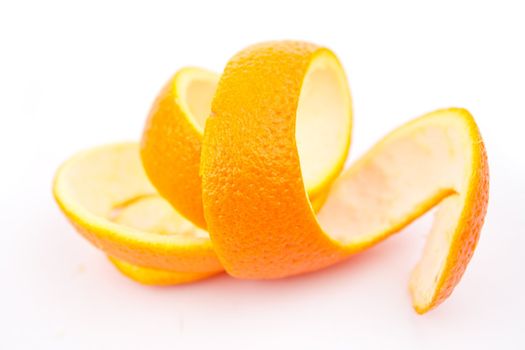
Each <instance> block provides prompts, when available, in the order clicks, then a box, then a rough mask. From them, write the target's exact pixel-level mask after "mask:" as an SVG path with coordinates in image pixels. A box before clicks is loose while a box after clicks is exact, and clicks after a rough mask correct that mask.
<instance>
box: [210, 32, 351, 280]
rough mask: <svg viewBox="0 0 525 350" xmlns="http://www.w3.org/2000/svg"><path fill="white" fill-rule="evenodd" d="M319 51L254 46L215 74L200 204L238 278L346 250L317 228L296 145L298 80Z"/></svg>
mask: <svg viewBox="0 0 525 350" xmlns="http://www.w3.org/2000/svg"><path fill="white" fill-rule="evenodd" d="M322 50H324V51H327V50H326V49H323V48H320V47H318V46H316V45H313V44H308V43H301V42H272V43H264V44H260V45H255V46H252V47H250V48H247V49H245V50H243V51H242V52H241V53H239V54H238V55H236V56H235V57H234V58H232V59H231V60H230V62H229V63H228V65H227V66H226V69H225V70H224V73H223V75H222V77H221V79H220V81H219V86H218V89H217V91H216V93H215V97H214V99H213V103H212V115H211V116H210V118H209V119H208V121H207V124H206V128H205V133H204V145H203V149H202V154H201V157H202V159H201V175H202V182H203V183H202V185H203V204H204V212H205V216H206V221H207V223H208V230H209V232H210V236H211V238H212V241H213V243H214V247H215V249H216V253H217V255H218V256H219V259H220V260H221V262H222V264H223V266H224V268H225V269H226V271H227V272H228V273H230V274H231V275H233V276H235V277H240V278H279V277H285V276H289V275H294V274H298V273H303V272H307V271H312V270H317V269H320V268H322V267H325V266H328V265H331V264H333V263H334V262H336V261H338V260H341V259H342V258H343V257H345V255H346V254H345V251H344V249H342V248H340V247H338V246H337V245H335V244H334V243H333V242H332V241H331V240H330V239H329V238H328V237H327V236H326V235H324V234H323V235H321V234H319V230H320V228H319V226H318V224H317V222H316V219H315V216H314V215H312V210H311V207H310V204H309V201H308V199H307V197H306V193H305V190H304V184H303V181H302V176H301V168H300V164H299V157H298V154H297V148H296V144H295V112H296V109H297V104H298V99H299V95H300V91H301V86H302V81H303V78H304V76H305V73H306V71H307V68H308V66H309V64H310V62H311V60H312V58H313V57H314V55H315V54H316V53H318V52H320V51H322ZM255 92H257V93H255ZM259 179H260V181H259Z"/></svg>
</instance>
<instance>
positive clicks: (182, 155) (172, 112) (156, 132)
mask: <svg viewBox="0 0 525 350" xmlns="http://www.w3.org/2000/svg"><path fill="white" fill-rule="evenodd" d="M182 71H183V70H180V71H178V72H177V73H176V74H175V75H174V76H173V77H172V78H171V79H170V80H169V81H168V82H167V83H166V85H165V86H164V87H163V88H162V90H161V91H160V93H159V94H158V96H157V98H156V99H155V102H154V103H153V106H152V108H151V111H150V113H149V116H148V119H147V121H146V125H145V127H144V132H143V134H142V140H141V158H142V165H143V166H144V170H145V171H146V174H147V175H148V178H149V180H150V181H151V183H152V184H153V185H154V186H155V188H156V189H157V191H158V192H159V193H160V194H161V196H162V197H164V198H165V199H166V200H167V201H168V202H170V204H171V205H172V206H173V207H174V208H175V209H176V210H177V211H178V212H179V213H180V214H182V215H183V216H185V217H186V218H187V219H188V220H190V221H191V222H192V223H193V224H194V225H196V226H198V227H200V228H204V229H205V228H206V221H205V219H204V213H203V208H202V195H201V193H202V188H201V179H200V176H199V168H200V159H201V144H202V138H203V135H202V132H201V131H200V130H198V129H196V128H195V126H194V124H192V122H190V120H189V119H191V118H193V117H192V116H191V115H188V112H187V111H184V110H183V108H182V106H181V103H180V101H181V99H182V97H181V96H178V95H177V94H178V93H177V89H176V84H177V79H178V75H179V74H182ZM347 156H348V147H347V148H346V152H345V153H344V154H343V155H342V161H341V164H340V166H339V167H337V168H335V169H333V177H332V178H330V179H326V181H325V182H324V183H323V184H322V186H321V187H319V188H318V190H317V191H316V192H315V193H310V199H311V201H312V206H313V208H314V209H315V210H319V209H320V208H321V207H322V205H323V202H324V200H325V198H326V195H327V192H328V188H329V187H330V185H331V184H332V182H333V180H334V178H336V177H337V175H338V174H339V173H340V172H341V170H342V168H343V164H344V160H345V159H346V157H347Z"/></svg>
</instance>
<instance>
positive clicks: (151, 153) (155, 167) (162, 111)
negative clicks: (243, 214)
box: [141, 74, 206, 228]
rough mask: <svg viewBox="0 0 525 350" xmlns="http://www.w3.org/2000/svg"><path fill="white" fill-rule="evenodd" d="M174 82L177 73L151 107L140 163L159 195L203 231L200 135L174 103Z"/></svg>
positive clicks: (177, 97)
mask: <svg viewBox="0 0 525 350" xmlns="http://www.w3.org/2000/svg"><path fill="white" fill-rule="evenodd" d="M176 79H177V74H175V75H174V76H173V78H172V79H170V81H168V83H167V84H166V85H165V86H164V88H163V89H162V90H161V92H160V93H159V95H158V97H157V98H156V100H155V102H154V104H153V106H152V108H151V111H150V113H149V117H148V120H147V122H146V126H145V128H144V133H143V135H142V143H141V145H142V148H141V157H142V164H143V166H144V169H145V170H146V174H147V175H148V177H149V179H150V181H151V182H152V184H153V185H154V186H155V188H156V189H157V190H158V191H159V193H160V194H161V195H162V196H163V197H164V198H166V200H168V201H169V202H170V203H171V205H173V207H174V208H176V209H177V211H178V212H179V213H181V214H182V215H183V216H185V217H186V218H187V219H188V220H190V221H191V222H192V223H194V224H195V225H197V226H198V227H201V228H206V221H205V220H204V213H203V211H202V196H201V193H202V189H201V180H200V177H199V166H200V155H201V143H202V133H201V132H200V131H199V130H197V129H196V128H195V126H194V125H193V124H192V123H191V122H190V121H189V120H188V118H187V117H186V114H185V113H184V111H183V110H182V108H181V106H180V104H179V103H178V101H180V97H179V96H177V93H176V89H174V84H175V82H176Z"/></svg>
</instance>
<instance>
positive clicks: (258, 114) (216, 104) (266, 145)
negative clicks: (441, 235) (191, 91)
mask: <svg viewBox="0 0 525 350" xmlns="http://www.w3.org/2000/svg"><path fill="white" fill-rule="evenodd" d="M321 51H325V52H326V51H327V50H326V49H324V48H320V47H318V46H315V45H312V44H308V43H302V42H271V43H263V44H259V45H255V46H252V47H249V48H247V49H245V50H243V51H242V52H240V53H239V54H237V55H236V56H234V57H233V58H232V59H231V60H230V62H229V63H228V65H227V67H226V69H225V71H224V74H223V76H222V77H221V80H220V82H219V87H218V90H217V92H216V95H215V98H214V100H213V104H212V116H211V117H210V118H209V119H208V122H207V125H206V129H205V133H204V144H203V148H202V154H201V175H202V188H203V197H202V198H203V204H204V213H205V217H206V221H207V223H208V229H209V232H210V236H211V238H212V241H213V243H214V248H215V251H216V253H217V255H218V256H219V259H220V261H221V263H222V264H223V266H224V268H225V269H226V271H227V272H228V273H229V274H231V275H232V276H234V277H238V278H248V279H267V278H280V277H286V276H291V275H296V274H301V273H305V272H309V271H315V270H318V269H321V268H323V267H326V266H329V265H331V264H333V263H336V262H338V261H341V260H344V259H346V258H348V257H349V256H351V255H353V254H355V253H357V252H359V251H362V250H364V249H366V248H367V247H370V246H371V245H373V244H375V243H377V242H379V241H381V240H383V239H385V238H386V237H388V236H389V235H391V234H393V233H395V232H397V231H399V230H400V229H401V228H402V227H404V226H406V225H407V224H408V223H410V222H411V221H413V220H414V219H415V218H417V217H419V216H420V215H422V214H423V213H425V212H426V211H427V210H429V209H430V208H432V207H433V206H434V205H436V204H438V203H439V202H440V201H441V200H442V199H443V198H445V197H446V196H448V195H450V194H452V193H453V190H451V189H439V188H436V191H435V193H434V195H433V196H431V197H430V198H427V199H426V200H425V201H423V202H422V203H421V205H420V206H419V207H418V208H417V210H416V211H415V212H413V213H411V214H410V215H408V216H407V217H405V218H403V219H402V220H401V221H400V222H398V223H397V224H395V225H394V226H393V227H392V228H391V229H390V230H388V231H387V232H383V233H381V234H380V235H378V236H376V237H374V238H373V239H372V240H370V241H367V242H362V243H352V244H348V245H342V244H341V243H339V242H336V241H334V240H332V239H330V238H329V236H327V235H326V234H325V233H324V232H323V230H322V229H321V227H320V226H319V224H318V222H317V220H316V218H315V215H314V213H313V212H312V209H311V207H310V204H309V201H308V199H307V196H306V194H305V190H304V185H303V181H302V176H301V169H300V163H299V156H298V153H297V149H296V142H295V117H296V110H297V105H298V99H299V96H300V91H301V85H302V80H303V78H304V76H305V74H306V72H307V68H308V66H309V64H310V63H311V61H312V59H314V58H315V57H316V55H317V54H319V53H320V52H321ZM458 114H461V117H462V118H465V120H467V125H468V128H469V130H470V133H471V135H470V136H471V139H472V140H473V143H475V144H474V145H473V149H474V150H475V151H474V155H473V159H472V162H473V169H477V173H475V174H472V176H471V179H470V182H469V188H468V194H467V196H466V200H465V203H464V206H463V212H462V216H461V220H460V222H459V223H458V226H457V227H456V231H455V236H454V237H456V238H455V240H454V243H453V244H452V246H451V248H450V251H449V254H448V256H447V263H446V267H445V270H444V273H443V274H442V278H441V280H440V281H439V283H438V285H437V287H436V290H435V294H434V298H433V300H432V302H431V303H430V304H428V305H425V306H422V307H420V306H417V305H415V308H416V311H418V312H421V313H422V312H425V311H428V310H429V309H430V308H432V307H435V306H436V305H438V304H439V303H440V302H442V301H443V300H444V299H445V298H446V297H447V296H448V295H449V294H450V293H451V291H452V289H453V288H454V286H455V285H456V284H457V283H458V281H459V279H460V278H461V276H462V274H463V272H464V270H465V267H466V265H467V264H468V261H469V260H470V258H471V256H472V253H473V251H474V248H475V245H476V242H477V240H478V237H479V232H480V229H481V226H482V223H483V219H484V216H485V212H486V206H487V199H488V167H487V162H486V156H485V151H484V146H483V143H482V140H481V136H480V135H479V131H478V129H477V127H476V125H475V123H474V122H473V120H472V118H471V116H470V115H469V114H468V112H466V111H465V112H464V113H463V111H462V110H458ZM463 114H464V115H463ZM423 118H425V117H423Z"/></svg>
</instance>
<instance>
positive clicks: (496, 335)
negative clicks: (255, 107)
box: [0, 0, 525, 349]
mask: <svg viewBox="0 0 525 350" xmlns="http://www.w3.org/2000/svg"><path fill="white" fill-rule="evenodd" d="M519 5H520V4H519V1H516V2H514V3H511V2H506V1H493V2H491V3H489V2H483V1H475V2H472V3H466V2H461V1H443V0H442V1H437V2H435V3H433V4H430V3H428V2H423V1H415V2H412V3H409V2H405V1H390V2H384V3H378V2H375V1H362V2H360V3H354V2H350V1H340V2H338V3H336V2H332V1H327V0H322V1H315V2H307V1H304V0H303V1H297V2H295V3H293V2H285V1H284V0H280V1H269V0H266V1H260V2H250V1H244V2H239V3H237V4H235V3H231V2H228V1H224V0H219V1H213V2H212V1H210V2H209V3H203V2H198V1H189V0H188V1H180V2H177V1H170V2H165V3H157V2H153V1H145V2H143V3H142V4H141V5H138V4H136V3H135V2H132V1H128V2H122V3H110V2H109V1H104V2H101V3H97V4H95V3H94V2H86V3H84V4H78V3H77V4H74V3H73V2H72V1H65V2H63V3H52V2H50V1H34V2H33V3H29V2H24V1H4V0H1V2H0V121H1V123H0V164H1V165H0V167H1V168H0V169H1V171H0V191H1V193H0V218H1V219H0V281H1V282H0V283H1V285H0V348H1V349H16V348H23V349H26V348H27V349H46V348H49V349H90V348H91V349H95V348H96V349H110V348H111V349H116V348H120V349H125V348H126V349H133V348H136V349H144V348H151V349H168V348H170V349H183V348H188V349H193V348H208V349H210V348H214V349H220V348H229V349H234V348H242V349H258V348H260V349H268V348H289V349H293V348H300V349H307V348H317V349H319V348H321V347H322V348H345V349H349V348H352V349H368V348H389V349H394V348H403V349H407V348H408V349H412V348H413V349H444V348H446V349H456V348H457V349H467V348H476V349H495V348H499V349H524V348H525V335H524V331H525V321H524V315H525V301H524V300H525V282H524V279H525V272H524V267H525V259H524V255H525V253H524V249H525V229H524V227H525V213H524V205H523V203H524V201H525V184H524V183H525V164H524V163H525V160H524V155H523V152H524V151H525V142H524V138H525V137H524V133H525V128H524V127H525V123H524V119H525V106H524V102H525V68H524V67H525V53H524V48H525V46H524V45H525V20H524V18H525V10H524V9H523V8H521V7H520V6H519ZM284 38H293V39H303V40H309V41H313V42H317V43H319V44H323V45H327V46H329V47H330V48H332V49H333V50H334V51H335V52H336V53H337V54H338V55H339V57H340V59H341V61H342V62H343V64H344V65H345V67H346V70H347V74H348V77H349V81H350V84H351V89H352V93H353V97H354V102H355V106H354V111H355V128H354V143H353V145H352V150H351V158H352V159H355V158H356V156H358V155H359V154H361V153H362V152H364V151H365V150H366V149H367V148H368V147H369V146H371V145H372V144H373V143H374V142H375V141H376V140H378V139H379V138H380V137H381V136H382V135H383V134H385V133H386V132H388V131H389V130H391V129H392V128H394V127H395V126H397V125H399V124H401V123H403V122H405V121H407V120H409V119H411V118H414V117H417V116H418V115H421V114H423V113H425V112H427V111H430V110H433V109H436V108H440V107H448V106H463V107H467V108H468V109H469V110H470V111H471V112H472V113H473V115H474V116H475V118H476V120H477V122H478V124H479V126H480V129H481V131H482V133H483V136H484V138H485V141H486V146H487V150H488V155H489V161H490V170H491V198H490V206H489V212H488V216H487V221H486V225H485V227H484V229H483V231H482V235H481V240H480V242H479V246H478V249H477V251H476V253H475V255H474V258H473V260H472V262H471V264H470V265H469V267H468V269H467V272H466V274H465V276H464V278H463V280H462V281H461V283H460V284H459V286H458V287H457V288H456V290H455V292H454V293H453V295H452V296H451V298H450V299H448V300H447V301H446V302H445V303H444V304H443V305H441V306H440V307H439V308H438V309H436V310H434V311H432V312H430V313H428V314H426V315H424V316H418V315H416V314H415V312H414V311H413V310H412V308H411V304H410V298H409V295H408V292H407V282H408V276H409V273H410V270H411V268H412V266H413V265H414V263H415V262H416V260H417V258H418V257H419V255H420V253H421V247H422V244H423V242H424V237H425V234H426V232H427V230H428V227H429V223H430V220H431V217H430V216H427V217H425V218H424V219H423V220H420V221H418V222H417V223H416V224H414V225H412V226H410V227H409V228H408V229H406V230H404V231H403V232H402V233H401V234H399V235H397V236H395V237H393V238H392V239H389V240H388V241H387V242H385V243H383V244H381V245H379V246H377V247H376V248H374V249H372V250H370V251H368V252H366V253H364V254H362V255H360V256H358V257H356V258H354V259H351V260H350V261H348V262H346V263H343V264H340V265H338V266H336V267H333V268H330V269H327V270H325V271H322V272H319V273H315V274H310V275H307V276H304V277H297V278H292V279H287V280H281V281H274V282H247V281H238V280H234V279H232V278H229V277H227V276H224V275H223V276H220V277H217V278H213V279H210V280H207V281H204V282H202V283H197V284H193V285H187V286H182V287H171V288H152V287H144V286H140V285H138V284H135V283H133V282H131V281H129V280H127V279H126V278H124V277H123V276H121V275H120V274H119V273H118V272H117V271H116V270H115V269H114V268H113V267H112V266H111V265H110V264H109V263H108V261H107V260H106V259H105V257H104V255H103V254H102V253H101V252H99V251H98V250H96V249H95V248H93V247H92V246H91V245H89V244H88V243H87V242H86V241H85V240H84V239H82V238H81V237H80V236H78V235H77V234H76V233H75V232H74V230H73V229H72V228H71V227H70V226H69V224H68V223H67V222H66V220H65V219H64V217H63V216H62V215H61V213H60V212H59V210H58V208H57V206H56V205H55V203H54V202H53V199H52V196H51V180H52V177H53V173H54V171H55V169H56V167H57V166H58V165H59V164H60V163H61V162H62V161H63V160H64V159H65V158H67V157H68V156H70V155H71V154H72V153H74V152H76V151H78V150H81V149H84V148H88V147H91V146H95V145H99V144H103V143H110V142H115V141H121V140H137V139H138V138H139V137H140V134H141V129H142V126H143V122H144V118H145V116H146V113H147V111H148V109H149V106H150V103H151V101H152V100H153V98H154V97H155V95H156V94H157V92H158V90H159V88H160V86H161V85H162V84H163V83H164V82H165V81H166V80H167V79H168V78H169V77H170V75H171V74H172V73H173V72H174V71H175V70H177V69H178V68H180V67H182V66H184V65H196V66H203V67H207V68H211V69H214V70H216V71H220V70H221V69H222V67H223V66H224V64H225V63H226V61H227V59H228V58H229V57H230V56H231V55H233V54H234V53H235V52H236V51H238V50H240V49H241V48H243V47H244V46H246V45H248V44H251V43H254V42H258V41H261V40H268V39H284Z"/></svg>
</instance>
